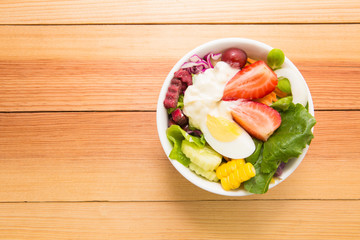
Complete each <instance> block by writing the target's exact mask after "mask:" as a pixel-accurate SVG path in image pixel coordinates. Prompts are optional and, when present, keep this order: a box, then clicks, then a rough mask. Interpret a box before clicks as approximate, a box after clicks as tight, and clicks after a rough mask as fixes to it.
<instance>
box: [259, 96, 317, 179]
mask: <svg viewBox="0 0 360 240" xmlns="http://www.w3.org/2000/svg"><path fill="white" fill-rule="evenodd" d="M280 114H281V125H280V127H279V128H278V129H277V130H276V131H275V132H274V134H273V135H272V136H271V137H270V138H269V139H268V140H267V141H266V142H265V143H264V149H263V159H262V162H261V172H262V173H271V172H273V171H274V170H275V171H276V169H277V166H278V164H279V161H283V162H287V161H288V160H289V159H290V158H293V157H298V156H299V155H300V154H301V153H302V151H303V149H304V148H305V147H306V145H308V144H310V142H311V140H312V139H313V137H314V135H313V133H312V132H311V129H312V127H313V126H314V125H315V123H316V120H315V118H314V117H313V116H312V115H311V114H310V113H309V112H308V111H307V110H306V108H305V107H304V106H303V105H301V104H296V105H294V104H293V103H291V104H290V106H289V108H288V110H287V111H285V112H280Z"/></svg>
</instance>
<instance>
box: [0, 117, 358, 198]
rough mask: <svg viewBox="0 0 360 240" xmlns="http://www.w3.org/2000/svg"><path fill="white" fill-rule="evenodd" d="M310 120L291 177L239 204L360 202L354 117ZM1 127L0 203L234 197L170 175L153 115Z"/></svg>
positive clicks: (21, 120)
mask: <svg viewBox="0 0 360 240" xmlns="http://www.w3.org/2000/svg"><path fill="white" fill-rule="evenodd" d="M345 116H346V117H345ZM316 118H317V121H318V123H317V125H316V126H315V131H314V134H315V139H314V140H313V142H312V144H311V146H310V150H309V152H308V154H307V156H306V158H305V159H304V161H303V163H302V164H301V165H300V166H299V168H298V169H297V170H296V171H295V172H294V174H293V175H292V176H290V177H289V178H288V179H287V180H286V181H285V182H283V183H281V184H280V185H279V186H277V187H276V188H275V189H273V190H271V191H269V192H268V193H267V194H265V195H256V196H251V197H246V198H244V199H359V198H360V184H359V181H358V176H359V173H360V172H359V169H360V161H359V155H360V150H359V148H358V143H359V142H360V137H359V136H360V130H359V127H358V126H359V125H360V112H357V111H355V112H342V111H339V112H316ZM339 122H341V123H342V127H341V129H340V128H339ZM0 129H1V135H0V156H1V159H0V165H1V168H0V185H1V189H2V190H1V191H0V201H2V202H6V201H92V200H97V201H99V200H100V201H101V200H104V201H179V200H224V199H233V198H228V197H221V196H217V195H214V194H210V193H208V192H205V191H203V190H200V189H198V188H197V187H195V186H193V185H192V184H190V183H189V182H187V180H185V178H183V177H182V176H181V175H180V174H179V173H177V172H176V170H175V169H174V168H173V167H172V165H171V164H170V162H169V161H168V160H167V158H166V156H165V154H164V152H163V150H162V148H161V145H160V142H159V140H158V136H157V131H156V124H155V113H151V112H150V113H142V112H137V113H136V112H126V113H108V112H96V113H91V112H90V113H31V114H21V113H11V114H0ZM194 193H196V194H194Z"/></svg>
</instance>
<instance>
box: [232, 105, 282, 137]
mask: <svg viewBox="0 0 360 240" xmlns="http://www.w3.org/2000/svg"><path fill="white" fill-rule="evenodd" d="M233 103H234V105H233V106H232V107H231V115H232V117H233V119H234V120H235V122H237V123H238V124H240V126H242V127H243V128H244V129H245V130H246V131H247V132H248V133H249V134H250V135H251V136H253V137H255V138H257V139H259V140H262V141H266V140H267V139H268V138H269V137H270V136H271V134H273V132H274V131H275V130H276V129H277V128H278V127H279V126H280V124H281V116H280V114H279V113H278V112H277V111H276V110H274V109H272V108H271V107H269V106H267V105H265V104H262V103H258V102H254V101H249V100H237V101H234V102H233Z"/></svg>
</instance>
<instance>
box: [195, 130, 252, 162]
mask: <svg viewBox="0 0 360 240" xmlns="http://www.w3.org/2000/svg"><path fill="white" fill-rule="evenodd" d="M201 131H202V132H203V134H204V137H205V140H206V141H207V143H209V145H210V146H211V147H212V148H213V149H214V150H215V151H217V152H218V153H220V154H221V155H223V156H224V157H228V158H232V159H240V158H246V157H249V156H250V155H251V154H252V153H253V152H254V151H255V144H254V141H253V140H252V138H251V137H250V135H249V134H248V133H247V132H246V131H245V130H243V129H242V132H241V134H240V135H239V136H238V137H237V138H236V139H235V140H233V141H231V142H221V141H218V140H216V139H215V138H214V137H213V136H212V135H211V133H210V131H209V129H208V128H207V126H206V124H205V125H204V126H203V127H202V128H201Z"/></svg>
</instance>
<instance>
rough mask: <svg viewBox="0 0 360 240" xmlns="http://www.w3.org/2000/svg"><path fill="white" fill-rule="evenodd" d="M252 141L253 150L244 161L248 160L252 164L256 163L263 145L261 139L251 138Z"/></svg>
mask: <svg viewBox="0 0 360 240" xmlns="http://www.w3.org/2000/svg"><path fill="white" fill-rule="evenodd" d="M253 141H254V143H255V151H254V152H253V153H252V154H251V155H250V156H249V157H247V158H246V162H249V163H251V164H252V165H254V164H255V163H256V161H257V160H258V159H259V156H260V153H261V150H262V146H263V142H262V141H260V140H258V139H256V138H253Z"/></svg>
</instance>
